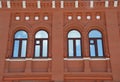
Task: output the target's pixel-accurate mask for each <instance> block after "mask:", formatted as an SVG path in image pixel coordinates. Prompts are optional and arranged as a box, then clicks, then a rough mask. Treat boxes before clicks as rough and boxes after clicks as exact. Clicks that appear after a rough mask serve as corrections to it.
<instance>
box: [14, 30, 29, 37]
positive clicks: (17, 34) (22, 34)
mask: <svg viewBox="0 0 120 82" xmlns="http://www.w3.org/2000/svg"><path fill="white" fill-rule="evenodd" d="M27 37H28V35H27V33H26V32H25V31H18V32H17V33H16V34H15V38H27Z"/></svg>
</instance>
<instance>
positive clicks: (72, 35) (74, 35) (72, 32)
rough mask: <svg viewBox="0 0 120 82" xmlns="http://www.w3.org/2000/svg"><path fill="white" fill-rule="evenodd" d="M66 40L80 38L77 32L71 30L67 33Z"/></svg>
mask: <svg viewBox="0 0 120 82" xmlns="http://www.w3.org/2000/svg"><path fill="white" fill-rule="evenodd" d="M68 38H81V34H80V32H79V31H77V30H71V31H70V32H69V33H68Z"/></svg>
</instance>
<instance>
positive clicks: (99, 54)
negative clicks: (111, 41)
mask: <svg viewBox="0 0 120 82" xmlns="http://www.w3.org/2000/svg"><path fill="white" fill-rule="evenodd" d="M97 45H98V56H103V46H102V40H97Z"/></svg>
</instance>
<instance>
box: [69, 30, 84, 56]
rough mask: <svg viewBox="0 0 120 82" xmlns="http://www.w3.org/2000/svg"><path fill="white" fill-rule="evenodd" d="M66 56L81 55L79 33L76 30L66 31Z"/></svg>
mask: <svg viewBox="0 0 120 82" xmlns="http://www.w3.org/2000/svg"><path fill="white" fill-rule="evenodd" d="M68 57H69V58H77V57H82V45H81V34H80V33H79V32H78V31H77V30H71V31H70V32H69V33H68Z"/></svg>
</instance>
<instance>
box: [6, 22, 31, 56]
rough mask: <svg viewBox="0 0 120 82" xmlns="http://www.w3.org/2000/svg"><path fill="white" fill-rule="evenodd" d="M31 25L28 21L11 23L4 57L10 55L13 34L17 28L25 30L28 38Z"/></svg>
mask: <svg viewBox="0 0 120 82" xmlns="http://www.w3.org/2000/svg"><path fill="white" fill-rule="evenodd" d="M29 27H31V26H30V24H28V23H23V22H21V23H15V24H12V25H11V27H10V28H11V29H10V31H9V36H8V37H9V42H8V51H7V55H6V57H10V56H11V53H12V49H13V48H11V46H12V47H13V38H14V35H15V33H16V32H17V31H19V30H24V31H25V32H27V34H28V39H29V34H30V33H31V29H30V28H29Z"/></svg>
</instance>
